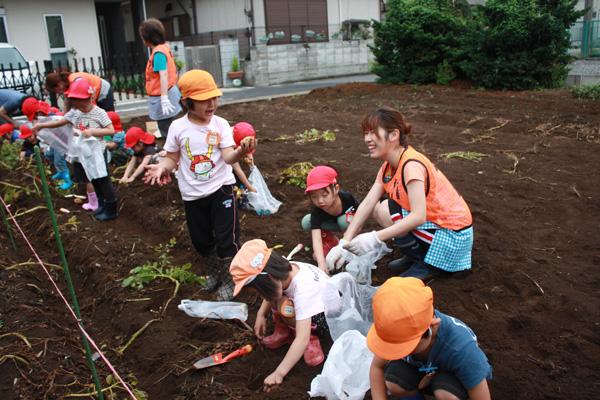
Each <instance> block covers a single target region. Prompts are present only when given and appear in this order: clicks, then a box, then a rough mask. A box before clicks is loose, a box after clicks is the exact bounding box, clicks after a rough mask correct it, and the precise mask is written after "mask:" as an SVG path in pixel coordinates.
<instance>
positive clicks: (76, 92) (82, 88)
mask: <svg viewBox="0 0 600 400" xmlns="http://www.w3.org/2000/svg"><path fill="white" fill-rule="evenodd" d="M65 94H66V95H67V97H68V98H70V99H89V98H90V97H92V95H93V94H94V89H93V88H92V87H91V86H90V83H89V82H88V81H87V80H86V79H77V80H75V81H74V82H72V83H71V84H70V85H69V90H67V91H66V92H65Z"/></svg>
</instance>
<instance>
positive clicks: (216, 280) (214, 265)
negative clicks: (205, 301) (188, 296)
mask: <svg viewBox="0 0 600 400" xmlns="http://www.w3.org/2000/svg"><path fill="white" fill-rule="evenodd" d="M220 267H221V263H220V262H219V257H217V254H216V253H215V252H214V251H213V252H212V253H211V254H210V255H209V256H207V257H204V272H205V273H206V277H205V281H204V289H205V290H206V291H208V292H214V291H215V290H217V288H218V287H219V285H220V284H221V276H220V275H219V271H220Z"/></svg>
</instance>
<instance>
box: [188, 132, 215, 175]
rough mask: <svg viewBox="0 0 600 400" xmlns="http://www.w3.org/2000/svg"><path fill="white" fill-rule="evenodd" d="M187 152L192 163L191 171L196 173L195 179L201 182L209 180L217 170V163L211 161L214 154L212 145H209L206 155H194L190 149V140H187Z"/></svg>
mask: <svg viewBox="0 0 600 400" xmlns="http://www.w3.org/2000/svg"><path fill="white" fill-rule="evenodd" d="M185 150H186V152H187V156H188V158H189V159H190V161H191V162H192V163H191V164H190V170H191V171H192V172H193V173H194V176H195V178H196V179H197V180H199V181H207V180H209V179H210V177H211V176H212V173H213V171H214V168H215V163H214V162H213V161H212V160H211V159H210V156H211V155H212V153H213V145H212V143H211V144H209V145H208V151H207V152H206V154H197V155H193V154H192V151H191V149H190V138H186V139H185Z"/></svg>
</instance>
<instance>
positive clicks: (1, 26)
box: [0, 17, 8, 43]
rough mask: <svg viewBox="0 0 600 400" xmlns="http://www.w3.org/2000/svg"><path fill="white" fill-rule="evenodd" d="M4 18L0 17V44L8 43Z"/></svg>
mask: <svg viewBox="0 0 600 400" xmlns="http://www.w3.org/2000/svg"><path fill="white" fill-rule="evenodd" d="M5 18H6V17H0V43H8V35H7V34H6V19H5Z"/></svg>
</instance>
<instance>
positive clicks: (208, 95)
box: [186, 88, 223, 101]
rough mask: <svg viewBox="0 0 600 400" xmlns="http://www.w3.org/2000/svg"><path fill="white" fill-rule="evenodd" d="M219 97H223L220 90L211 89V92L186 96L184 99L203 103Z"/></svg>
mask: <svg viewBox="0 0 600 400" xmlns="http://www.w3.org/2000/svg"><path fill="white" fill-rule="evenodd" d="M221 96H223V92H221V90H220V89H218V88H215V89H212V90H210V91H208V92H202V93H197V94H193V95H191V96H188V97H186V98H188V99H192V100H196V101H204V100H208V99H212V98H214V97H221Z"/></svg>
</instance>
